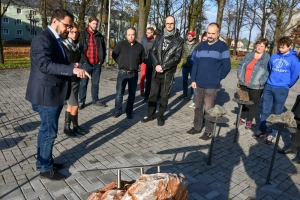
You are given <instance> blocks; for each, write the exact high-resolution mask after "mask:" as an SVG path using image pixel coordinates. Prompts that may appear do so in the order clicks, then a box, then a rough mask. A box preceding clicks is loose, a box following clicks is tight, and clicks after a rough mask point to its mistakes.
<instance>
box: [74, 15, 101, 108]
mask: <svg viewBox="0 0 300 200" xmlns="http://www.w3.org/2000/svg"><path fill="white" fill-rule="evenodd" d="M97 27H98V19H97V18H95V17H91V18H90V19H89V24H88V27H87V28H86V29H85V30H83V31H82V32H81V34H80V35H81V40H80V42H81V43H82V45H83V51H82V53H81V60H80V63H81V68H82V69H84V70H86V71H87V72H88V73H89V74H91V76H92V88H91V93H92V99H93V104H94V105H96V106H101V107H106V105H105V104H103V103H101V102H100V101H99V96H98V93H99V82H100V74H101V65H102V64H103V62H104V59H105V56H106V51H105V43H104V37H103V35H102V34H101V33H99V32H98V31H97ZM88 82H89V79H88V78H87V79H81V81H80V88H79V109H83V108H84V106H85V99H86V90H87V86H88Z"/></svg>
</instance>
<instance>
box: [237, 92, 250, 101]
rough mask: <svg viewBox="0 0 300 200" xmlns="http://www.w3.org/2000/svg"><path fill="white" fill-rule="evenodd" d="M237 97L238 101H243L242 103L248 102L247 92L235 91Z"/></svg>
mask: <svg viewBox="0 0 300 200" xmlns="http://www.w3.org/2000/svg"><path fill="white" fill-rule="evenodd" d="M237 96H238V99H239V100H240V101H244V102H247V101H249V94H248V92H247V91H244V90H239V91H237Z"/></svg>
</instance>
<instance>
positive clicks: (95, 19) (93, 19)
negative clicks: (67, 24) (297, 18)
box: [89, 17, 99, 23]
mask: <svg viewBox="0 0 300 200" xmlns="http://www.w3.org/2000/svg"><path fill="white" fill-rule="evenodd" d="M92 21H96V22H97V23H98V22H99V20H98V19H97V18H96V17H90V18H89V23H91V22H92Z"/></svg>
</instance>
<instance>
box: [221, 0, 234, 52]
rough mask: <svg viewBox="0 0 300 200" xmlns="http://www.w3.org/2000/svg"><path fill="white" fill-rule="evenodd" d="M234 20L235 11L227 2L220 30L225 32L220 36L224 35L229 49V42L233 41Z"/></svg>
mask: <svg viewBox="0 0 300 200" xmlns="http://www.w3.org/2000/svg"><path fill="white" fill-rule="evenodd" d="M234 20H235V11H234V8H233V5H232V4H231V3H230V2H227V5H226V7H225V11H224V17H223V23H222V24H223V29H222V30H225V31H223V32H222V35H224V37H225V40H226V43H227V46H228V47H231V42H232V40H233V32H234V31H233V30H234Z"/></svg>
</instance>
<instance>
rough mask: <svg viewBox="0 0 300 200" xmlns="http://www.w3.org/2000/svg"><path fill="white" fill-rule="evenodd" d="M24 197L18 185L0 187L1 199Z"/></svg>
mask: <svg viewBox="0 0 300 200" xmlns="http://www.w3.org/2000/svg"><path fill="white" fill-rule="evenodd" d="M22 195H23V194H22V191H21V190H20V188H19V187H18V184H17V183H9V184H5V185H2V186H1V187H0V199H9V198H15V197H19V196H22Z"/></svg>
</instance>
